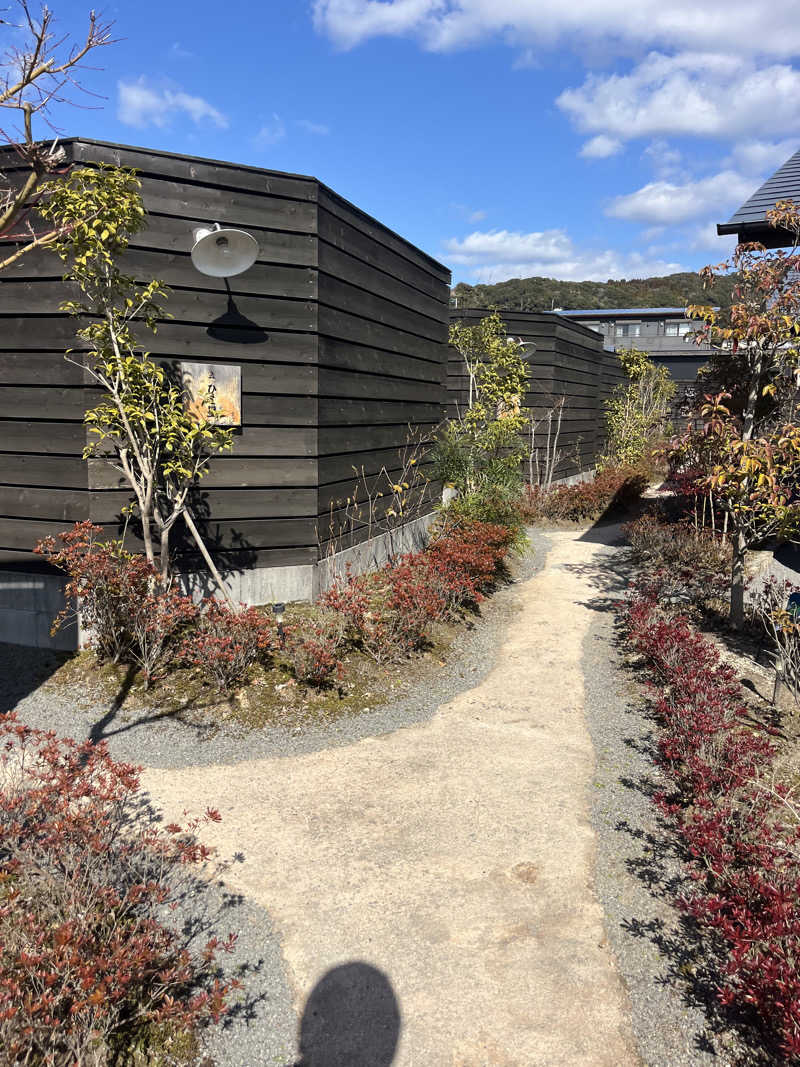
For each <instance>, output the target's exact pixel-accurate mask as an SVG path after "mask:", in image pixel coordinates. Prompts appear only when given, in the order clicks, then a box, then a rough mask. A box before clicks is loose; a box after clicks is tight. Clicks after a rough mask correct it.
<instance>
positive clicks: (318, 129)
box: [295, 119, 331, 137]
mask: <svg viewBox="0 0 800 1067" xmlns="http://www.w3.org/2000/svg"><path fill="white" fill-rule="evenodd" d="M295 121H296V124H297V125H298V126H299V127H300V129H301V130H305V132H306V133H311V134H314V135H315V136H317V137H327V136H328V134H329V133H330V132H331V129H330V126H325V125H323V123H321V122H311V120H310V119H296V120H295Z"/></svg>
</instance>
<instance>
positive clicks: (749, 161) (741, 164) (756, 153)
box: [723, 138, 800, 174]
mask: <svg viewBox="0 0 800 1067" xmlns="http://www.w3.org/2000/svg"><path fill="white" fill-rule="evenodd" d="M798 148H800V144H798V141H797V139H795V138H790V139H788V140H784V141H740V142H738V143H737V144H736V145H734V147H733V148H732V150H731V153H730V155H729V156H728V157H727V159H725V160H724V161H723V162H724V164H725V166H729V167H733V168H738V169H740V170H743V171H744V172H745V173H746V174H762V173H766V172H768V171H771V170H775V169H776V168H777V167H779V166H780V165H781V164H782V163H785V162H786V160H787V159H788V158H789V156H791V155H794V153H795V152H796V151H797V149H798Z"/></svg>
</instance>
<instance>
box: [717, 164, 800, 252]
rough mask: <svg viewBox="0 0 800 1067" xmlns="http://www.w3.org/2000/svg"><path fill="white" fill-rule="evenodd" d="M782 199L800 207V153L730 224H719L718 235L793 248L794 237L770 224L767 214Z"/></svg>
mask: <svg viewBox="0 0 800 1067" xmlns="http://www.w3.org/2000/svg"><path fill="white" fill-rule="evenodd" d="M779 200H794V202H795V203H796V204H798V205H800V151H797V152H795V154H794V155H793V156H792V157H791V159H787V160H786V162H785V163H784V164H783V166H782V167H780V168H779V169H778V170H776V171H775V173H774V174H773V175H772V177H771V178H768V179H767V180H766V181H765V182H764V184H763V185H762V186H761V188H760V189H757V190H756V191H755V192H754V193H753V195H752V196H751V197H750V199H749V200H747V201H745V203H744V204H742V206H741V207H740V208H739V210H738V211H737V212H736V213H735V214H734V215H733V216H731V218H730V219H729V220H728V221H727V222H721V223H719V224H718V225H717V233H718V234H720V235H725V234H729V233H735V234H736V236H737V237H738V239H739V241H760V242H761V243H762V244H763V245H766V247H767V248H783V247H785V246H786V245H793V244H794V238H793V237H792V235H791V234H789V233H787V232H786V230H781V229H776V227H774V226H770V224H769V222H767V212H768V211H770V210H771V209H772V208H774V207H775V205H776V203H777V202H778V201H779Z"/></svg>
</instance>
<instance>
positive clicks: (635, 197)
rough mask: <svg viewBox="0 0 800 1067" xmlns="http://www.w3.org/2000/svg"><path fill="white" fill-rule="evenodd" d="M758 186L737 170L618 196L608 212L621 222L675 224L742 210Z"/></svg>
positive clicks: (662, 183) (651, 184)
mask: <svg viewBox="0 0 800 1067" xmlns="http://www.w3.org/2000/svg"><path fill="white" fill-rule="evenodd" d="M756 185H757V183H754V181H753V179H752V178H746V177H744V176H743V175H741V174H738V173H737V172H736V171H732V170H725V171H721V172H720V173H719V174H713V175H711V176H710V177H708V178H699V179H698V180H697V181H689V182H685V183H683V184H682V185H679V184H676V183H674V182H668V181H655V182H649V183H648V184H647V185H644V186H642V188H641V189H637V190H636V192H633V193H627V194H626V195H624V196H618V197H616V199H615V200H613V201H612V202H611V204H610V205H609V206H608V208H607V209H606V214H607V215H611V216H613V217H614V218H617V219H627V220H629V221H632V222H643V223H649V224H651V225H655V226H658V225H673V224H676V223H681V222H688V221H689V220H690V219H696V218H700V217H701V216H703V215H705V216H708V215H710V214H712V213H715V214H720V213H724V211H725V209H726V208H727V207H738V206H739V204H741V203H742V202H743V201H744V200H747V198H748V197H749V196H751V195H752V194H753V192H755V189H756Z"/></svg>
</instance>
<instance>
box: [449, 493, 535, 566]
mask: <svg viewBox="0 0 800 1067" xmlns="http://www.w3.org/2000/svg"><path fill="white" fill-rule="evenodd" d="M441 521H442V523H443V524H444V526H447V525H449V524H452V523H455V524H465V523H473V522H481V523H489V524H490V525H492V526H505V527H507V528H508V530H510V531H511V533H512V535H513V536H512V542H511V548H512V550H516V551H521V550H522V549H523V548H524V547H525V546H526V544H527V538H526V536H525V524H526V517H525V510H524V507H523V503H522V500H521V499H520V493H519V487H518V486H516V487H514V488H512V489H509V488H503V487H500V486H488V487H487V488H485V489H483V490H479V491H476V492H474V493H465V494H464V495H463V496H457V497H456V498H455V499H454V500H451V501H450V503H449V504H447V505H446V506H444V507H443V508H442V520H441Z"/></svg>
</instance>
